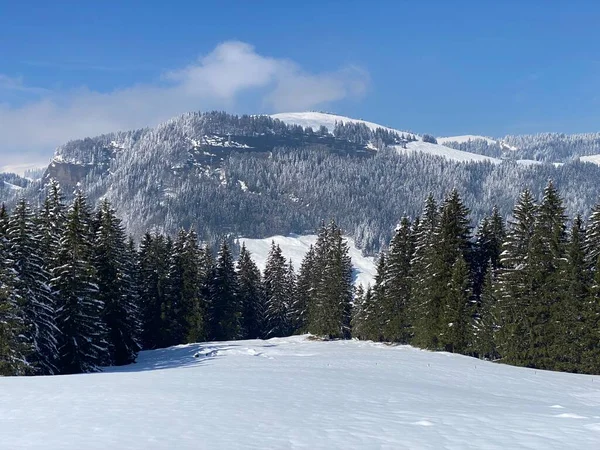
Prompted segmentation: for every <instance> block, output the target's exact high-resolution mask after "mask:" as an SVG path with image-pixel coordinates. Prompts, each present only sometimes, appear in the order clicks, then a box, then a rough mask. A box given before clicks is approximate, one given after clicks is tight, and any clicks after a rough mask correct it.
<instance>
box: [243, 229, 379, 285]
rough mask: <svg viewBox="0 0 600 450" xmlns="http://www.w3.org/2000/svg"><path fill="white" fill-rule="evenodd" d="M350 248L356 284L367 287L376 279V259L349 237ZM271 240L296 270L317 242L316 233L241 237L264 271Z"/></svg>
mask: <svg viewBox="0 0 600 450" xmlns="http://www.w3.org/2000/svg"><path fill="white" fill-rule="evenodd" d="M347 240H348V245H349V248H350V251H349V253H350V257H351V258H352V265H353V266H354V277H355V278H354V282H355V284H356V285H359V284H362V285H363V286H364V287H367V285H368V284H371V285H372V284H373V280H374V279H375V273H376V271H377V270H376V267H375V260H374V258H372V257H368V256H363V255H362V252H361V251H360V249H358V248H356V245H355V244H354V241H353V240H352V239H350V238H347ZM271 242H275V244H276V245H279V246H280V247H281V251H282V253H283V256H285V257H286V258H287V259H288V260H289V259H291V260H292V263H293V264H294V268H295V269H296V271H298V269H299V268H300V264H301V263H302V260H303V259H304V255H306V252H308V249H309V247H310V246H311V245H315V243H316V242H317V236H316V235H304V236H299V235H295V234H292V235H289V236H272V237H269V238H265V239H248V238H241V239H240V245H241V244H242V243H245V244H246V248H247V249H248V250H249V251H250V253H252V259H254V261H255V262H256V265H257V266H258V268H259V269H260V270H261V271H263V270H265V265H266V263H267V257H268V255H269V250H270V249H271Z"/></svg>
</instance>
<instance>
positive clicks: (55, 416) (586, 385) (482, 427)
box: [0, 336, 600, 450]
mask: <svg viewBox="0 0 600 450" xmlns="http://www.w3.org/2000/svg"><path fill="white" fill-rule="evenodd" d="M0 392H2V401H1V402H0V436H1V441H0V442H1V443H0V447H1V448H5V449H11V450H17V449H45V450H52V449H83V448H85V449H107V448H114V449H144V450H151V449H288V448H305V449H336V448H339V449H432V450H433V449H435V450H437V449H479V450H481V449H502V450H507V449H511V450H512V449H561V450H564V449H578V450H585V449H598V448H599V445H598V444H599V443H600V377H592V376H583V375H572V374H564V373H554V372H543V371H539V370H538V371H536V370H531V369H523V368H515V367H509V366H503V365H499V364H493V363H487V362H482V361H478V360H476V359H473V358H468V357H464V356H457V355H451V354H448V353H430V352H426V351H420V350H416V349H414V348H411V347H406V346H398V347H394V346H387V345H383V344H372V343H368V342H358V341H338V342H314V341H308V340H306V338H305V337H301V336H300V337H292V338H283V339H271V340H269V341H237V342H221V343H201V344H191V345H187V346H178V347H172V348H168V349H163V350H154V351H148V352H142V353H141V354H140V356H139V359H138V362H137V363H136V364H133V365H130V366H125V367H120V368H109V369H108V370H107V371H106V372H105V373H101V374H87V375H72V376H55V377H37V378H0Z"/></svg>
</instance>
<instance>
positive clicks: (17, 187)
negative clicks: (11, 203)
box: [3, 181, 23, 191]
mask: <svg viewBox="0 0 600 450" xmlns="http://www.w3.org/2000/svg"><path fill="white" fill-rule="evenodd" d="M3 183H4V186H6V187H7V188H8V189H10V190H11V191H21V190H23V188H22V187H21V186H17V185H16V184H12V183H9V182H8V181H3Z"/></svg>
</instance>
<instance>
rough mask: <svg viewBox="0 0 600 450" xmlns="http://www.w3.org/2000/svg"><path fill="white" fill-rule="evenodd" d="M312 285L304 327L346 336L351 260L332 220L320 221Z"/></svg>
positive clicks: (350, 309) (350, 289) (348, 332)
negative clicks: (307, 320) (306, 321)
mask: <svg viewBox="0 0 600 450" xmlns="http://www.w3.org/2000/svg"><path fill="white" fill-rule="evenodd" d="M315 274H316V276H317V278H316V283H315V288H314V289H313V292H312V295H311V296H310V298H309V308H308V309H309V322H308V331H309V332H310V333H312V334H315V335H318V336H326V337H329V338H332V339H333V338H345V339H347V338H348V337H350V318H351V313H352V299H353V288H352V261H351V259H350V256H349V249H348V244H347V242H346V241H345V240H344V238H343V236H342V231H341V230H340V228H339V227H338V226H337V225H336V223H335V222H333V221H332V222H331V223H330V224H329V225H327V226H325V225H323V226H322V227H321V230H320V231H319V236H318V239H317V244H316V246H315Z"/></svg>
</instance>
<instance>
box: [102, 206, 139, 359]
mask: <svg viewBox="0 0 600 450" xmlns="http://www.w3.org/2000/svg"><path fill="white" fill-rule="evenodd" d="M94 228H95V229H96V233H95V243H94V253H95V255H94V260H95V267H96V276H97V282H98V299H99V301H100V302H101V303H102V305H103V310H102V319H103V321H104V324H105V325H106V328H107V332H108V334H107V340H108V350H109V354H108V361H107V364H111V365H117V366H120V365H123V364H129V363H131V362H133V361H135V359H136V357H137V352H138V350H139V343H138V340H139V326H140V322H139V310H138V305H137V302H136V301H137V295H136V286H135V285H134V280H133V279H132V276H133V274H132V271H131V269H132V267H131V265H130V264H129V258H130V256H131V254H130V250H129V249H128V247H127V241H126V236H125V231H124V229H123V226H122V224H121V220H120V219H119V218H118V217H117V216H116V213H115V211H114V209H113V208H112V207H111V205H110V203H109V202H108V201H107V200H104V201H103V202H102V204H101V206H100V209H99V210H98V213H97V216H96V224H95V227H94Z"/></svg>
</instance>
